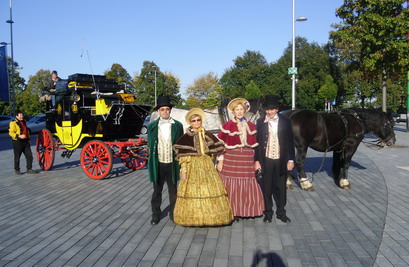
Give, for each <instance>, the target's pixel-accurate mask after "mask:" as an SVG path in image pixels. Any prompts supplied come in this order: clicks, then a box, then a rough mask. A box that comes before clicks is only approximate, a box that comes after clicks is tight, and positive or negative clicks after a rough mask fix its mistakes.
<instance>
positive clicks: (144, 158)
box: [121, 148, 148, 170]
mask: <svg viewBox="0 0 409 267" xmlns="http://www.w3.org/2000/svg"><path fill="white" fill-rule="evenodd" d="M121 160H122V163H123V164H124V165H125V167H127V168H128V169H132V170H139V169H142V168H143V167H145V166H146V163H147V162H148V150H147V149H146V148H140V149H132V151H130V152H129V154H127V157H124V158H121Z"/></svg>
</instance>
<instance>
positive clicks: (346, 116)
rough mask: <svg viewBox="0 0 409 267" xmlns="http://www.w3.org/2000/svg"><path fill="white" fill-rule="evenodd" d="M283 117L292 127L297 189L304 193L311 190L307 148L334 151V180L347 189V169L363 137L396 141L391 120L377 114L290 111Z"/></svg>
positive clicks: (348, 185)
mask: <svg viewBox="0 0 409 267" xmlns="http://www.w3.org/2000/svg"><path fill="white" fill-rule="evenodd" d="M285 115H286V116H288V117H289V118H290V119H291V123H292V128H293V133H294V143H295V147H296V150H297V156H296V167H297V171H298V177H299V180H300V185H301V187H302V188H303V189H305V190H307V191H313V190H314V188H313V186H312V184H311V183H310V182H309V180H308V177H307V175H306V174H305V171H304V160H305V157H306V155H307V149H308V147H310V148H312V149H314V150H317V151H320V152H328V151H333V163H332V172H333V175H334V179H335V180H337V181H339V186H340V187H342V188H344V189H349V188H350V184H349V182H348V168H349V165H350V162H351V159H352V156H353V155H354V154H355V152H356V150H357V148H358V146H359V144H360V143H361V141H362V139H363V138H364V135H365V134H367V133H372V134H374V135H376V136H377V137H379V138H380V139H381V141H382V143H383V144H386V145H393V144H394V143H395V141H396V139H395V133H394V132H393V126H394V122H393V119H392V117H391V116H390V115H388V114H386V113H384V112H381V111H377V110H365V109H358V108H350V109H343V110H341V111H339V112H331V113H323V112H316V111H310V110H292V111H289V112H287V113H285ZM290 183H291V182H289V183H287V186H289V187H290Z"/></svg>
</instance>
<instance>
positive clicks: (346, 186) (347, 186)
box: [342, 185, 351, 190]
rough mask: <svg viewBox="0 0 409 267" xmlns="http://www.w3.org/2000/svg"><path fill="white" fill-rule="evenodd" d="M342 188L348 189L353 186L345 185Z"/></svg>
mask: <svg viewBox="0 0 409 267" xmlns="http://www.w3.org/2000/svg"><path fill="white" fill-rule="evenodd" d="M342 189H346V190H348V189H351V186H350V185H344V186H343V187H342Z"/></svg>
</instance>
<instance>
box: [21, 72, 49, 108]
mask: <svg viewBox="0 0 409 267" xmlns="http://www.w3.org/2000/svg"><path fill="white" fill-rule="evenodd" d="M50 82H51V72H50V70H42V69H41V70H39V71H37V73H36V74H35V75H34V76H30V77H29V78H28V83H27V86H26V88H25V90H23V91H22V92H21V93H20V94H19V95H18V96H17V103H19V106H20V108H19V110H20V111H22V112H24V114H27V115H36V114H41V113H44V112H45V103H41V102H40V101H39V98H40V96H42V94H43V90H44V88H46V87H49V85H50Z"/></svg>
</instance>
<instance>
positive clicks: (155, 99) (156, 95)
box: [155, 68, 158, 107]
mask: <svg viewBox="0 0 409 267" xmlns="http://www.w3.org/2000/svg"><path fill="white" fill-rule="evenodd" d="M157 99H158V97H157V91H156V68H155V107H156V106H157V105H158V103H157Z"/></svg>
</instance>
